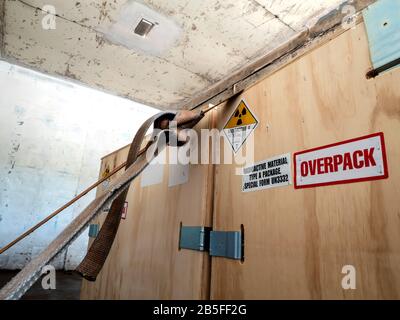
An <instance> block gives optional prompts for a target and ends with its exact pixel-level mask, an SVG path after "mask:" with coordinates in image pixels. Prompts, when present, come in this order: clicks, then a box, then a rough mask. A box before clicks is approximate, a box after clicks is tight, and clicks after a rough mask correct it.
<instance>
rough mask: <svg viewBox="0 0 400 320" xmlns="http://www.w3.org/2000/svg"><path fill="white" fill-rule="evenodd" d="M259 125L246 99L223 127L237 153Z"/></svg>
mask: <svg viewBox="0 0 400 320" xmlns="http://www.w3.org/2000/svg"><path fill="white" fill-rule="evenodd" d="M257 125H258V120H257V118H256V117H255V116H254V114H253V113H252V112H251V110H250V108H249V107H248V106H247V104H246V103H245V102H244V100H242V101H240V103H239V105H238V107H237V108H236V109H235V111H234V112H233V114H232V115H231V116H230V118H229V119H228V122H227V123H226V125H225V126H224V129H223V130H224V133H225V136H226V138H227V139H228V141H229V143H230V145H231V146H232V149H233V151H234V152H235V153H236V152H237V151H238V150H239V149H240V148H241V147H242V145H243V144H244V143H245V141H246V139H247V138H248V137H249V136H250V134H251V133H252V132H253V130H254V129H255V128H256V127H257Z"/></svg>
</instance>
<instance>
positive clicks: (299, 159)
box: [293, 132, 389, 189]
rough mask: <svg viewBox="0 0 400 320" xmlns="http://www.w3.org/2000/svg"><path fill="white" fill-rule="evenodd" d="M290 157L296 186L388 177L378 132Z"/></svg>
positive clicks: (384, 154) (302, 186)
mask: <svg viewBox="0 0 400 320" xmlns="http://www.w3.org/2000/svg"><path fill="white" fill-rule="evenodd" d="M293 159H294V161H293V163H294V187H295V188H296V189H301V188H311V187H320V186H328V185H335V184H342V183H352V182H361V181H370V180H379V179H386V178H388V177H389V172H388V165H387V158H386V149H385V140H384V136H383V133H382V132H380V133H374V134H371V135H367V136H364V137H360V138H355V139H351V140H346V141H343V142H338V143H333V144H330V145H326V146H323V147H318V148H314V149H309V150H305V151H300V152H296V153H295V154H294V155H293Z"/></svg>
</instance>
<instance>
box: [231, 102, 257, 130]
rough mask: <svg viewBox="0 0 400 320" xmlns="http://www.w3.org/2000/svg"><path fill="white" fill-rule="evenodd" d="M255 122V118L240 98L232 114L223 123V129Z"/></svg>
mask: <svg viewBox="0 0 400 320" xmlns="http://www.w3.org/2000/svg"><path fill="white" fill-rule="evenodd" d="M257 123H258V121H257V119H256V118H255V117H254V115H253V114H252V113H251V111H250V109H249V108H248V107H247V105H246V103H245V102H244V101H243V100H242V101H240V103H239V105H238V107H237V108H236V110H235V112H234V113H233V114H232V116H231V118H230V119H229V121H228V123H227V124H226V125H225V127H224V129H232V128H235V127H240V126H249V125H252V124H257Z"/></svg>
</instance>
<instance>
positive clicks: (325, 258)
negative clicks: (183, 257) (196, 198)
mask: <svg viewBox="0 0 400 320" xmlns="http://www.w3.org/2000/svg"><path fill="white" fill-rule="evenodd" d="M370 67H371V62H370V59H369V51H368V44H367V38H366V34H365V30H364V25H363V24H360V25H358V26H357V28H356V29H354V30H350V31H348V32H346V33H344V34H343V35H341V36H339V37H338V38H336V39H334V40H333V41H331V42H329V43H328V44H326V45H324V46H323V47H320V48H318V49H316V50H314V51H313V52H311V53H310V54H308V55H307V56H305V57H303V58H301V59H299V60H297V61H296V62H294V63H292V64H290V65H289V66H287V67H286V68H284V69H282V70H280V71H279V72H277V73H275V74H274V75H272V76H270V77H269V78H267V79H265V80H264V81H262V82H260V83H259V84H257V85H256V86H254V87H252V88H251V89H249V90H247V91H245V92H244V93H243V94H242V95H240V96H239V97H237V98H236V99H234V100H232V101H230V102H228V104H227V105H226V107H225V108H220V113H219V120H218V127H219V128H222V126H223V125H224V123H225V122H226V120H227V117H229V115H230V113H231V112H232V111H233V109H234V108H235V107H236V106H237V104H238V103H239V102H240V99H241V98H244V99H245V100H246V101H247V103H248V104H249V105H250V106H251V108H252V110H254V111H255V113H256V115H257V117H258V119H259V120H260V125H259V126H258V128H257V129H256V130H255V145H256V151H255V161H256V162H257V161H260V160H264V159H268V158H270V157H273V156H276V155H280V154H284V153H288V152H291V153H293V152H296V151H300V150H304V149H309V148H313V147H318V146H323V145H326V144H330V143H334V142H339V141H344V140H347V139H351V138H356V137H359V136H363V135H366V134H369V133H375V132H381V131H382V132H384V134H385V139H386V148H387V153H388V162H389V179H387V180H381V181H374V182H363V183H353V184H343V185H337V186H329V187H320V188H311V189H301V190H295V189H294V188H293V186H289V187H281V188H276V189H269V190H264V191H257V192H250V193H242V192H241V177H240V176H237V175H235V169H236V166H234V165H217V166H216V169H215V170H216V175H215V203H214V223H213V227H214V229H215V230H226V231H227V230H240V226H241V224H243V226H244V230H245V260H244V262H240V261H233V260H228V259H224V258H213V261H212V276H211V297H212V298H214V299H251V298H255V299H281V298H285V299H294V298H299V299H375V298H378V299H382V298H385V299H388V298H394V299H399V298H400V207H399V205H398V199H399V198H400V186H399V181H400V169H399V166H398V165H397V164H398V163H400V144H399V143H398V136H399V132H400V94H399V91H398V83H400V70H399V69H395V70H393V71H391V72H389V73H387V74H384V75H382V76H380V77H378V78H376V79H373V80H367V79H366V77H365V74H366V72H367V71H368V70H369V68H370ZM349 264H350V265H353V266H354V267H355V268H356V271H357V278H356V280H357V288H356V290H343V289H342V286H341V281H342V278H343V276H344V275H343V274H342V273H341V271H342V267H343V266H344V265H349Z"/></svg>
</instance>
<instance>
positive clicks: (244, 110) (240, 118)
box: [234, 107, 247, 126]
mask: <svg viewBox="0 0 400 320" xmlns="http://www.w3.org/2000/svg"><path fill="white" fill-rule="evenodd" d="M246 114H247V110H246V107H243V109H242V111H240V112H239V110H236V112H235V115H234V117H235V118H238V119H237V122H236V125H237V126H240V125H242V124H243V120H242V117H244V116H245V115H246Z"/></svg>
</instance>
